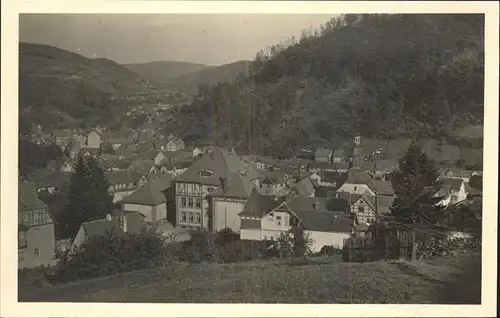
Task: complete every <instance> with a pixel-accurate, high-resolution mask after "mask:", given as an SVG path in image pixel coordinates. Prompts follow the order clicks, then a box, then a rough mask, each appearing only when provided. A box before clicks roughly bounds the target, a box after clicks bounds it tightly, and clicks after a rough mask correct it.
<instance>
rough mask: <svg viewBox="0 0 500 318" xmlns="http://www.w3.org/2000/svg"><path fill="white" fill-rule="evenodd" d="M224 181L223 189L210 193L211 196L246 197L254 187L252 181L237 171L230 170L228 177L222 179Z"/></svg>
mask: <svg viewBox="0 0 500 318" xmlns="http://www.w3.org/2000/svg"><path fill="white" fill-rule="evenodd" d="M224 182H225V185H224V189H223V188H220V189H218V190H217V191H216V192H214V193H213V194H212V195H213V196H219V197H230V198H248V197H249V196H250V194H251V193H252V190H253V189H254V185H253V183H252V181H250V179H249V178H248V177H247V176H244V175H241V174H240V173H238V172H232V173H231V174H230V175H229V177H228V178H226V179H224Z"/></svg>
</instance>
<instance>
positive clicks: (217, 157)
mask: <svg viewBox="0 0 500 318" xmlns="http://www.w3.org/2000/svg"><path fill="white" fill-rule="evenodd" d="M204 170H208V171H210V172H212V175H211V176H207V177H203V176H200V172H201V171H204ZM232 173H241V174H246V175H247V177H248V178H249V179H250V180H253V179H255V178H257V177H258V174H257V172H256V171H255V169H254V168H253V167H250V166H248V165H246V164H244V163H243V161H241V159H240V158H239V157H238V156H237V155H236V154H234V153H232V152H229V151H227V150H226V149H222V148H215V149H213V150H212V151H211V152H210V153H207V154H204V155H203V156H202V157H201V158H200V159H198V160H197V161H196V162H194V163H193V164H192V165H191V166H190V167H189V168H188V169H187V170H186V171H185V172H184V173H182V174H181V175H179V176H178V177H177V178H176V181H179V182H189V183H200V184H207V185H216V186H219V185H220V178H225V179H228V178H229V177H230V175H231V174H232Z"/></svg>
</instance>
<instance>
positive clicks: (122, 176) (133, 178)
mask: <svg viewBox="0 0 500 318" xmlns="http://www.w3.org/2000/svg"><path fill="white" fill-rule="evenodd" d="M104 176H105V177H106V179H107V180H108V182H109V185H116V184H130V183H135V182H137V180H138V179H139V178H138V175H137V174H135V173H131V172H130V171H128V170H120V171H106V172H104Z"/></svg>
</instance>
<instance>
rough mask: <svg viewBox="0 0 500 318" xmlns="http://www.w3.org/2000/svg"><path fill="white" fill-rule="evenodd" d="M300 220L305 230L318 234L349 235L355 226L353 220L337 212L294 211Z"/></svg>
mask: <svg viewBox="0 0 500 318" xmlns="http://www.w3.org/2000/svg"><path fill="white" fill-rule="evenodd" d="M293 212H294V213H295V214H296V215H297V217H298V218H299V219H300V221H301V223H302V226H303V227H304V229H305V230H309V231H318V232H338V233H349V232H350V231H351V229H352V226H353V221H352V219H350V218H348V217H345V216H342V215H340V214H338V213H335V212H311V211H303V210H294V211H293Z"/></svg>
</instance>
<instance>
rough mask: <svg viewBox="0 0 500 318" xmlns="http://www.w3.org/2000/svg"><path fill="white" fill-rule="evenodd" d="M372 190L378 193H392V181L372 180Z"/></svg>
mask: <svg viewBox="0 0 500 318" xmlns="http://www.w3.org/2000/svg"><path fill="white" fill-rule="evenodd" d="M372 185H373V188H372V189H373V190H375V192H376V193H377V194H379V195H394V189H393V187H392V183H391V182H388V181H383V180H376V179H374V180H372Z"/></svg>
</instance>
